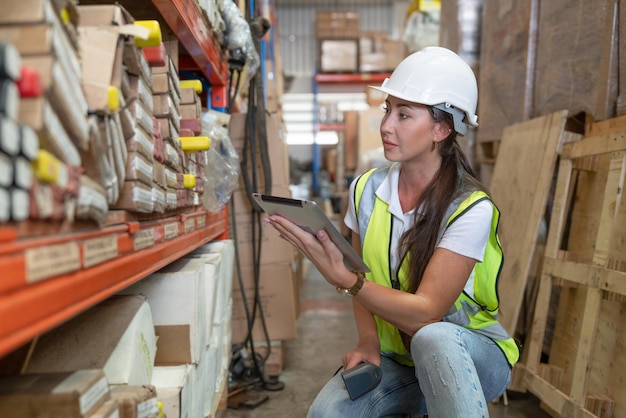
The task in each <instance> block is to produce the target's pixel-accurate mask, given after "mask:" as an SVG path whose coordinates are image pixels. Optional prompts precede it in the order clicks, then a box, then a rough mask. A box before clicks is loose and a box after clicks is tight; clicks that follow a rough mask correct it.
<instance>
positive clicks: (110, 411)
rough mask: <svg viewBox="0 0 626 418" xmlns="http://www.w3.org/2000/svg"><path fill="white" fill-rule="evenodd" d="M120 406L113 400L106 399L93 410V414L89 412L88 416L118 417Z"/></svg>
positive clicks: (96, 417) (93, 417)
mask: <svg viewBox="0 0 626 418" xmlns="http://www.w3.org/2000/svg"><path fill="white" fill-rule="evenodd" d="M119 417H120V406H119V404H118V403H117V401H115V400H112V399H111V400H108V401H106V402H105V403H103V404H102V405H100V407H99V408H98V409H97V410H96V411H94V413H93V414H89V418H119Z"/></svg>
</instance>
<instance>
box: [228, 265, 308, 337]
mask: <svg viewBox="0 0 626 418" xmlns="http://www.w3.org/2000/svg"><path fill="white" fill-rule="evenodd" d="M241 274H242V279H243V289H244V291H245V294H246V299H247V302H248V310H249V311H252V307H253V304H254V298H255V287H256V286H255V277H254V272H253V269H252V266H243V267H242V272H241ZM240 289H241V288H240V286H239V283H238V281H235V282H234V284H233V311H232V342H233V343H235V344H236V343H241V342H243V341H245V339H246V337H247V335H248V320H247V318H246V314H245V310H244V305H243V297H242V293H241V290H240ZM258 291H259V294H258V298H259V300H260V304H261V307H262V310H263V315H264V317H265V324H266V326H267V331H268V334H269V338H270V340H289V339H292V338H296V336H297V333H296V310H295V294H294V293H295V292H294V282H293V272H292V270H291V264H271V265H268V264H264V265H261V267H260V276H259V278H258ZM252 338H253V339H254V340H255V341H265V335H264V332H263V328H262V324H261V320H260V319H259V312H257V313H256V321H255V323H254V328H253V331H252Z"/></svg>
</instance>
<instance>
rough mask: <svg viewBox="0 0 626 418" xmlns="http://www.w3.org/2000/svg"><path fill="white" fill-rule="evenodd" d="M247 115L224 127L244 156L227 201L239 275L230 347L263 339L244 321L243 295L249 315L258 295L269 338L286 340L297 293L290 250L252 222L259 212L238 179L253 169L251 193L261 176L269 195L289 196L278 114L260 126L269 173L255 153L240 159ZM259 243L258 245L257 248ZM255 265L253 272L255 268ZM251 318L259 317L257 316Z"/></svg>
mask: <svg viewBox="0 0 626 418" xmlns="http://www.w3.org/2000/svg"><path fill="white" fill-rule="evenodd" d="M247 116H248V115H247V114H245V113H237V114H233V115H232V116H231V119H230V124H229V135H230V137H231V139H232V142H233V145H234V146H235V148H236V149H237V150H238V152H239V153H240V156H241V157H240V158H241V159H242V160H243V159H244V158H246V161H247V164H246V167H244V169H243V171H242V173H241V175H240V181H239V188H238V189H237V190H235V192H234V193H233V196H232V199H231V205H232V206H233V207H234V211H235V212H234V216H233V217H231V220H230V225H229V235H230V236H232V237H233V238H234V239H236V242H237V248H238V254H239V257H240V263H241V276H242V283H241V284H240V283H239V282H238V281H237V282H235V283H234V291H233V323H232V329H233V334H232V339H233V342H234V343H241V342H243V341H244V340H245V339H246V337H247V335H248V332H252V337H253V338H254V339H255V340H256V341H265V336H264V333H263V329H262V326H261V322H260V320H258V321H256V322H255V324H254V327H253V329H252V330H249V329H248V318H247V317H246V313H245V309H244V303H243V300H244V299H243V298H244V295H245V297H246V299H247V304H248V310H249V311H250V312H251V313H252V307H253V305H254V303H255V300H254V299H255V298H256V297H258V300H257V302H260V303H261V306H262V310H263V314H264V316H265V321H266V326H267V330H268V334H269V338H270V339H271V340H288V339H292V338H295V337H296V327H295V320H296V317H297V316H296V314H297V312H296V300H297V297H296V296H297V289H296V286H295V281H294V274H293V269H292V263H293V262H294V259H295V254H296V251H295V249H294V248H293V247H292V246H291V245H290V244H289V243H287V242H286V241H285V240H283V239H281V238H279V236H278V234H277V233H276V231H274V230H272V229H271V228H266V227H264V224H263V225H260V224H259V223H258V219H259V217H258V215H259V214H258V212H256V208H255V207H253V206H252V203H251V202H250V199H249V198H248V195H247V191H246V190H245V181H244V176H247V178H249V179H252V178H253V177H252V176H253V170H255V171H256V176H257V179H258V187H259V189H257V190H252V191H256V192H261V193H263V192H264V190H263V188H264V186H263V185H264V184H265V178H266V176H267V175H268V174H270V175H271V179H272V181H271V184H272V190H271V194H273V195H278V196H285V197H289V196H290V191H289V164H288V153H287V145H286V144H285V142H284V134H283V129H282V127H281V124H280V121H279V119H278V116H277V115H267V116H266V119H265V122H266V127H267V151H268V155H269V166H270V167H271V173H266V172H264V170H263V164H262V163H261V160H260V155H259V154H257V155H255V156H250V155H248V156H247V157H246V156H244V154H245V153H244V149H247V150H248V151H247V152H246V153H249V152H250V151H249V150H250V149H251V144H250V141H251V140H252V139H251V138H250V137H247V136H246V132H245V126H246V118H247ZM257 141H258V140H257ZM246 143H247V144H246ZM257 146H260V145H257ZM259 244H260V247H257V245H259ZM255 247H256V248H260V259H259V260H255V259H254V256H253V254H254V248H255ZM257 261H258V262H259V269H258V271H257V270H256V269H255V264H256V262H257ZM257 283H258V286H257ZM257 289H258V292H259V293H258V294H256V292H257ZM256 318H259V313H258V312H257V313H256Z"/></svg>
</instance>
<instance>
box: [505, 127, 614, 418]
mask: <svg viewBox="0 0 626 418" xmlns="http://www.w3.org/2000/svg"><path fill="white" fill-rule="evenodd" d="M625 174H626V118H621V119H618V120H607V121H604V122H599V123H597V124H594V125H591V127H590V129H588V131H587V133H586V134H585V137H584V138H582V139H581V140H579V141H575V142H572V143H569V144H565V145H564V146H563V150H562V153H561V157H560V162H559V167H558V177H557V183H556V189H555V194H554V204H553V207H552V211H551V218H550V224H549V225H550V226H549V231H548V238H547V243H546V250H545V255H544V260H543V269H542V273H541V278H540V284H539V290H538V293H537V299H536V304H535V310H534V316H533V323H532V333H531V338H530V340H529V341H527V344H526V347H525V348H524V356H523V360H522V362H521V363H520V364H519V366H518V367H516V369H517V370H516V376H517V377H518V378H519V376H520V374H521V375H522V377H521V380H522V381H523V382H524V383H525V385H526V387H527V388H528V389H529V390H530V391H531V392H533V393H534V394H535V395H536V396H537V397H539V398H540V399H541V401H542V402H543V404H544V405H545V407H546V409H547V410H548V411H550V413H551V414H552V415H555V416H562V417H602V418H604V417H611V416H615V417H621V416H626V386H625V385H624V381H625V380H626V358H625V357H624V356H623V355H622V353H623V352H624V349H625V348H626V325H625V324H626V309H624V308H625V306H624V303H625V301H626V201H625V199H626V195H625V194H624V193H622V190H623V187H624V177H625ZM555 291H558V292H559V300H558V308H557V315H556V325H555V327H554V334H553V337H552V341H551V344H550V349H549V353H546V352H545V350H544V349H543V347H544V342H545V339H544V336H545V328H546V321H547V318H548V312H549V311H550V300H551V296H552V295H553V293H554V292H555ZM542 354H543V355H544V356H546V355H547V360H545V357H544V360H542ZM542 361H543V362H542Z"/></svg>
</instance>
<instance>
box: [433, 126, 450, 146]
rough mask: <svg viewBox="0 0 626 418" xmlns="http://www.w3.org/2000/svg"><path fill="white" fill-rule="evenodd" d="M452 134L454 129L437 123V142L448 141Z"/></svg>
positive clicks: (435, 139)
mask: <svg viewBox="0 0 626 418" xmlns="http://www.w3.org/2000/svg"><path fill="white" fill-rule="evenodd" d="M451 133H452V129H451V128H450V127H449V126H448V125H447V124H446V123H443V122H437V123H435V138H434V141H435V142H440V141H443V140H444V139H446V138H447V137H448V136H449V135H450V134H451Z"/></svg>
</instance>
